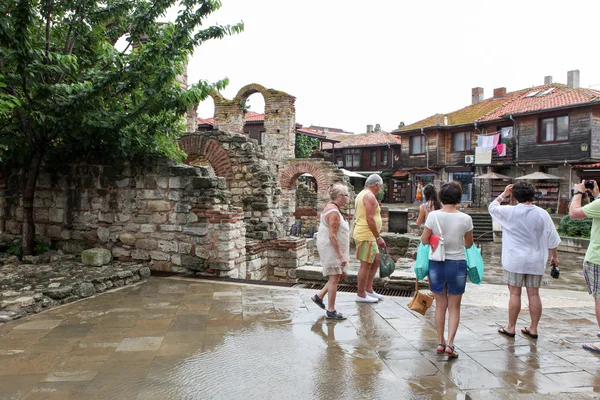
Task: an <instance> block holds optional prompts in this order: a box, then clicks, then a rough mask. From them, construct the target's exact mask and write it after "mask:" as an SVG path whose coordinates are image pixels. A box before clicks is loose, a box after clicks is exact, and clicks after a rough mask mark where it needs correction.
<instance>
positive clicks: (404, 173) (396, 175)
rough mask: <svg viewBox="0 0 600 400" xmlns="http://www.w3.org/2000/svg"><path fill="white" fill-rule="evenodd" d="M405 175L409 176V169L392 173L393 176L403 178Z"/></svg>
mask: <svg viewBox="0 0 600 400" xmlns="http://www.w3.org/2000/svg"><path fill="white" fill-rule="evenodd" d="M405 176H408V172H407V171H396V172H394V174H393V175H392V178H403V177H405Z"/></svg>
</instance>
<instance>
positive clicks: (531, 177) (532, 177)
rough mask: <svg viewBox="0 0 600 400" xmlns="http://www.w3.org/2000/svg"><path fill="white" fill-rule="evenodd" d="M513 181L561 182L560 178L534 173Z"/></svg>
mask: <svg viewBox="0 0 600 400" xmlns="http://www.w3.org/2000/svg"><path fill="white" fill-rule="evenodd" d="M515 179H528V180H540V181H549V180H553V179H559V180H562V179H563V178H561V177H560V176H556V175H550V174H546V173H544V172H534V173H533V174H529V175H523V176H520V177H518V178H515Z"/></svg>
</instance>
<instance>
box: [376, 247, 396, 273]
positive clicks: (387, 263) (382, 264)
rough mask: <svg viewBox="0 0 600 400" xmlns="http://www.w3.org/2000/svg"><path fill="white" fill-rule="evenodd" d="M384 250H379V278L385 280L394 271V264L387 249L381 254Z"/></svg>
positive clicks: (381, 248)
mask: <svg viewBox="0 0 600 400" xmlns="http://www.w3.org/2000/svg"><path fill="white" fill-rule="evenodd" d="M383 251H384V248H383V247H380V248H379V253H380V254H379V277H380V278H387V277H388V276H390V275H392V273H393V272H394V270H395V269H396V262H395V261H394V259H393V258H392V257H390V255H389V254H388V250H387V247H386V248H385V253H384V252H383Z"/></svg>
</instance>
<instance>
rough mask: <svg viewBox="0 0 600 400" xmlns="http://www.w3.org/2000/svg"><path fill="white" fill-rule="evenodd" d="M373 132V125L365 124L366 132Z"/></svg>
mask: <svg viewBox="0 0 600 400" xmlns="http://www.w3.org/2000/svg"><path fill="white" fill-rule="evenodd" d="M371 132H373V125H367V133H371Z"/></svg>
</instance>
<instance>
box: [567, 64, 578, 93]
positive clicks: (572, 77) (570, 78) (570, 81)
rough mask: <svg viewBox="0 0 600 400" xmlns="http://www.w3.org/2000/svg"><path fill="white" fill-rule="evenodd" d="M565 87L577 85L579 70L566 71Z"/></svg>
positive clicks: (573, 87) (570, 87)
mask: <svg viewBox="0 0 600 400" xmlns="http://www.w3.org/2000/svg"><path fill="white" fill-rule="evenodd" d="M567 87H568V88H569V89H577V88H578V87H579V70H578V69H575V70H573V71H569V72H567Z"/></svg>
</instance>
